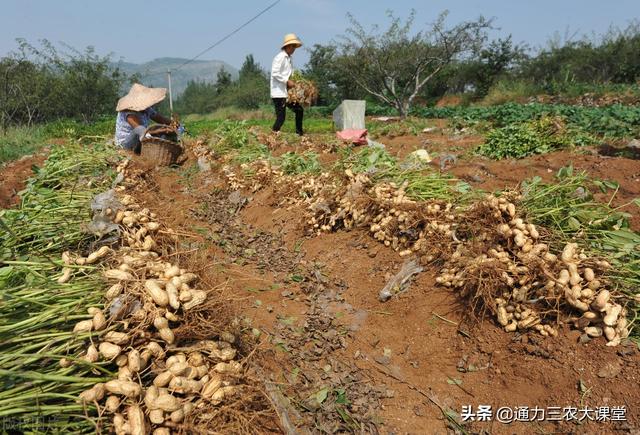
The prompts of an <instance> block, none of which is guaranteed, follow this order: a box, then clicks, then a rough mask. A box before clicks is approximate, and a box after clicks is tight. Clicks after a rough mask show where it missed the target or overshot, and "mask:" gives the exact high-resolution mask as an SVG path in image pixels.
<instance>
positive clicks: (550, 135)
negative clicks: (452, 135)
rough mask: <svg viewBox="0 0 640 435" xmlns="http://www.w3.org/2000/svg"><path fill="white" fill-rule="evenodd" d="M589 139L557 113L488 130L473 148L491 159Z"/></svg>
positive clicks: (524, 153) (519, 154) (550, 149)
mask: <svg viewBox="0 0 640 435" xmlns="http://www.w3.org/2000/svg"><path fill="white" fill-rule="evenodd" d="M593 142H594V141H593V139H592V138H591V137H590V136H589V135H587V134H585V133H583V132H581V131H579V130H575V129H568V128H567V127H566V125H565V123H564V120H563V119H562V118H560V117H551V116H546V117H542V118H540V119H537V120H534V121H529V122H524V123H519V124H511V125H507V126H504V127H500V128H496V129H493V130H491V131H490V132H489V133H488V134H487V136H486V140H485V143H483V144H482V145H480V146H479V147H478V148H477V149H476V152H477V153H478V154H481V155H483V156H485V157H489V158H492V159H497V160H499V159H504V158H516V159H519V158H523V157H527V156H530V155H532V154H544V153H548V152H551V151H555V150H558V149H562V148H568V147H571V146H575V145H579V146H580V145H588V144H591V143H593Z"/></svg>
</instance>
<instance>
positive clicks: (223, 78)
mask: <svg viewBox="0 0 640 435" xmlns="http://www.w3.org/2000/svg"><path fill="white" fill-rule="evenodd" d="M231 83H233V80H232V79H231V73H229V72H228V71H227V70H226V69H224V67H222V68H220V69H219V70H218V74H216V84H215V87H216V94H217V95H220V94H221V93H222V92H224V90H225V89H227V88H228V87H229V86H230V85H231Z"/></svg>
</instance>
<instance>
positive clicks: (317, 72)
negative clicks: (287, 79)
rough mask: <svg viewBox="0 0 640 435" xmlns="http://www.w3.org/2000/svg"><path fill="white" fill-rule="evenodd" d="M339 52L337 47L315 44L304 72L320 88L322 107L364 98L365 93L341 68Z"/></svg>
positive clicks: (320, 103) (318, 102)
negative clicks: (342, 100)
mask: <svg viewBox="0 0 640 435" xmlns="http://www.w3.org/2000/svg"><path fill="white" fill-rule="evenodd" d="M337 50H338V48H337V47H336V46H335V45H331V44H330V45H321V44H314V45H313V47H312V48H311V50H310V55H309V61H308V62H307V64H306V65H305V68H304V71H303V73H304V75H305V76H306V77H308V78H309V79H311V80H313V81H314V82H315V83H316V85H317V86H318V101H317V104H318V105H320V106H323V105H330V106H332V105H337V104H338V103H339V101H340V100H341V99H345V98H350V99H353V98H360V97H362V96H363V91H362V90H360V89H359V88H358V86H357V85H356V84H355V83H354V82H353V80H351V78H350V77H349V76H348V75H346V74H344V71H342V70H341V69H340V68H339V66H338V53H337Z"/></svg>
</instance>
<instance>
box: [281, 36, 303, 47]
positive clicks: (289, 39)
mask: <svg viewBox="0 0 640 435" xmlns="http://www.w3.org/2000/svg"><path fill="white" fill-rule="evenodd" d="M287 45H295V46H296V47H301V46H302V42H301V41H300V40H299V39H298V37H297V36H296V34H295V33H287V34H286V35H285V36H284V42H283V43H282V47H281V48H285V47H286V46H287Z"/></svg>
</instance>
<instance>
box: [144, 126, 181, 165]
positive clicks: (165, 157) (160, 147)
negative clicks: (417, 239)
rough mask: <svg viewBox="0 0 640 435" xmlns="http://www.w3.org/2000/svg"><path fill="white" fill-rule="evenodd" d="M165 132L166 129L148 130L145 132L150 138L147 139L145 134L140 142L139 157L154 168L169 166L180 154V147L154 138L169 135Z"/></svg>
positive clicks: (166, 140) (165, 140)
mask: <svg viewBox="0 0 640 435" xmlns="http://www.w3.org/2000/svg"><path fill="white" fill-rule="evenodd" d="M167 130H168V129H166V128H163V129H159V128H155V129H151V128H150V129H149V130H147V133H149V134H151V135H152V136H151V137H148V135H147V134H145V136H144V137H143V139H142V140H141V141H140V142H141V143H142V150H141V152H140V156H141V157H142V158H143V159H144V160H146V161H147V162H148V163H149V164H152V165H155V166H170V165H173V164H174V163H176V161H177V160H178V157H179V156H180V154H182V147H181V146H180V144H178V143H177V142H174V141H172V140H168V139H164V138H161V137H156V136H155V135H159V134H167V133H169V131H167ZM174 132H175V130H174Z"/></svg>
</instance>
